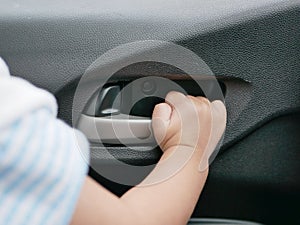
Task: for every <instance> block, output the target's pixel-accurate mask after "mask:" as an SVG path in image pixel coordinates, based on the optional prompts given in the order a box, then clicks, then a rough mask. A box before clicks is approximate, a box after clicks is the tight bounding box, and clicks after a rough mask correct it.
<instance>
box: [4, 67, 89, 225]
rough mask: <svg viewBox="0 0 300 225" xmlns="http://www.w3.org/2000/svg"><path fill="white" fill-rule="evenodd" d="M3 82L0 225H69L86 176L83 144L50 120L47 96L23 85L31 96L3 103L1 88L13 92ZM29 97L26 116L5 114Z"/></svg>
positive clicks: (53, 115)
mask: <svg viewBox="0 0 300 225" xmlns="http://www.w3.org/2000/svg"><path fill="white" fill-rule="evenodd" d="M2 64H3V63H2ZM0 67H1V62H0ZM0 73H1V68H0ZM7 79H8V78H4V79H1V74H0V105H1V107H6V109H4V108H1V109H0V224H3V225H10V224H18V225H19V224H20V225H21V224H30V225H36V224H43V225H44V224H45V225H46V224H49V225H53V224H55V225H59V224H64V225H65V224H69V222H70V220H71V217H72V214H73V212H74V210H75V206H76V202H77V200H78V197H79V194H80V190H81V187H82V185H83V182H84V178H85V176H86V173H87V168H88V158H89V153H88V149H89V147H88V142H87V140H86V138H85V137H84V136H83V135H82V134H81V133H80V132H79V131H76V130H74V129H73V128H71V127H69V126H68V125H67V124H65V123H64V122H63V121H61V120H58V119H57V118H56V103H55V99H54V97H53V96H52V95H51V94H49V93H46V92H45V91H42V90H41V89H38V88H36V87H34V86H33V85H31V84H29V83H28V84H27V85H28V86H27V88H28V92H30V91H33V92H32V93H35V94H30V95H26V91H27V90H26V88H25V89H22V91H23V92H24V90H25V93H23V94H22V93H20V94H15V93H14V94H12V96H13V97H10V93H6V94H7V96H6V97H4V92H3V90H5V89H6V87H7V86H10V90H11V92H19V91H18V90H16V89H15V90H14V89H13V88H14V87H15V85H16V83H18V82H20V80H19V78H18V79H16V80H17V81H16V80H14V79H10V80H9V81H8V80H7ZM22 82H23V81H21V82H20V83H22ZM4 83H5V85H6V86H5V87H4ZM25 86H26V85H25ZM30 89H31V90H30ZM33 89H36V90H33ZM7 90H8V89H7ZM7 90H6V92H7ZM43 95H44V97H41V96H43ZM29 96H33V99H30V100H29V101H28V102H29V104H28V107H26V110H23V111H22V110H21V111H22V113H20V112H14V111H11V114H12V115H10V114H9V113H8V112H9V110H8V109H10V110H12V109H14V108H15V107H16V106H13V104H19V102H21V101H22V98H27V97H29ZM16 97H19V99H17V98H16ZM7 98H11V99H10V101H9V102H10V104H8V103H7ZM24 101H25V102H26V99H25V100H24ZM3 102H4V103H6V105H3V104H2V103H3ZM37 102H38V104H37ZM20 105H22V103H20Z"/></svg>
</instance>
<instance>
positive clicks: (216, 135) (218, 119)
mask: <svg viewBox="0 0 300 225" xmlns="http://www.w3.org/2000/svg"><path fill="white" fill-rule="evenodd" d="M211 112H212V130H211V135H210V137H209V141H208V145H207V148H206V149H205V151H204V154H203V157H202V159H201V162H200V165H199V170H200V171H204V170H206V169H207V168H208V166H209V158H210V156H211V155H212V154H213V152H214V151H215V150H216V146H217V144H218V142H219V141H220V139H221V137H222V135H223V133H224V130H225V126H226V108H225V105H224V104H223V102H221V101H219V100H216V101H213V102H212V103H211Z"/></svg>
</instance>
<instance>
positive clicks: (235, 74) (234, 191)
mask: <svg viewBox="0 0 300 225" xmlns="http://www.w3.org/2000/svg"><path fill="white" fill-rule="evenodd" d="M0 4H1V7H0V56H1V57H3V58H4V59H5V61H6V62H7V63H8V65H9V67H10V70H11V73H12V74H13V75H16V76H20V77H23V78H25V79H27V80H29V81H30V82H32V83H34V84H35V85H37V86H39V87H42V88H45V89H47V90H48V91H50V92H52V93H53V94H54V95H55V96H56V98H57V102H58V105H59V113H58V117H59V118H61V119H62V120H64V121H66V122H67V123H68V124H70V125H72V119H73V118H72V110H73V109H72V107H73V98H74V94H75V91H76V88H77V86H78V83H79V81H80V78H81V77H82V75H83V74H84V72H85V70H86V69H87V68H88V66H89V65H90V64H91V63H93V62H94V60H96V59H97V58H98V57H99V56H100V55H102V54H103V53H105V52H106V51H108V50H110V49H112V48H114V47H116V46H118V45H121V44H125V43H129V42H133V41H143V40H163V41H169V42H173V43H176V44H178V45H181V46H183V47H185V48H187V49H189V50H191V51H193V52H194V53H196V54H197V55H199V56H200V57H201V58H202V59H203V60H204V61H205V63H206V64H207V65H208V66H209V67H210V69H211V70H212V71H213V73H214V74H215V75H216V78H217V81H218V84H219V85H220V87H221V90H222V94H223V95H224V98H225V103H226V108H227V111H228V121H227V128H226V132H225V137H224V142H223V144H222V147H221V150H220V152H219V154H218V156H217V157H216V159H215V160H214V162H213V164H212V165H211V166H210V174H209V177H208V180H207V183H206V185H205V188H204V191H203V193H202V195H201V197H200V199H199V201H198V204H197V206H196V208H195V210H194V213H193V215H192V217H193V218H228V219H238V220H245V221H255V222H260V223H263V224H299V223H300V217H299V209H300V208H299V202H300V179H299V172H300V164H299V160H300V139H299V135H300V126H299V124H300V114H299V110H300V77H299V76H300V2H299V1H298V0H286V1H283V0H251V1H246V0H245V1H240V0H239V1H238V0H230V1H225V0H217V1H206V0H201V1H196V0H189V1H172V0H166V1H158V0H152V1H147V2H142V1H137V0H126V1H122V0H114V1H95V0H87V1H79V0H74V1H37V0H24V1H19V2H18V1H8V0H0ZM152 76H156V77H163V78H166V79H170V80H173V81H174V82H175V83H177V84H178V85H179V86H181V87H182V88H183V89H184V90H185V91H186V92H187V93H189V94H192V95H200V96H204V94H203V91H202V90H201V89H199V88H198V87H197V86H195V84H194V82H193V79H201V78H203V74H193V79H191V75H189V74H186V73H184V72H183V71H182V70H180V69H178V68H176V67H174V66H170V65H166V64H163V63H159V62H155V61H146V62H140V63H135V64H132V65H129V66H127V67H125V68H122V69H121V70H119V71H118V72H116V73H115V74H114V75H113V76H112V78H111V79H110V80H109V81H108V82H107V83H105V84H102V85H103V88H101V89H98V90H97V91H96V92H94V94H93V95H91V96H89V99H85V100H86V101H87V102H88V104H86V105H85V108H84V110H83V112H82V116H83V117H84V118H85V120H84V121H85V122H82V123H81V124H80V123H79V125H78V126H77V127H79V128H80V129H81V130H83V131H84V132H85V133H86V134H87V136H88V138H89V139H90V142H91V145H90V150H91V163H92V164H94V165H96V166H97V165H98V166H101V167H105V168H106V169H109V170H115V172H116V173H118V172H120V171H119V170H118V168H116V166H115V165H113V163H111V162H110V159H109V158H107V157H106V155H105V154H104V151H103V148H106V149H107V150H108V151H109V153H110V154H111V155H112V156H113V157H115V158H117V159H118V160H120V161H123V162H126V163H128V164H132V165H154V164H155V163H156V162H157V160H158V159H159V157H160V155H161V151H160V150H159V149H158V148H153V147H152V144H151V141H149V142H146V141H145V142H140V143H137V142H135V141H136V140H135V138H134V137H132V136H128V135H125V134H124V136H123V140H127V141H128V143H130V144H131V145H132V146H133V148H129V147H128V146H127V145H123V144H121V143H119V142H118V140H117V138H116V137H114V136H112V134H108V135H107V137H106V139H105V140H103V141H102V143H99V142H97V138H93V134H92V133H91V132H90V133H89V131H90V130H89V127H88V126H86V124H87V120H88V118H89V117H93V118H97V119H98V120H99V121H100V122H99V123H100V125H101V126H104V125H105V123H106V122H107V121H106V120H105V119H106V116H108V115H109V116H116V118H119V119H120V117H118V116H120V114H122V112H125V111H127V112H128V109H126V104H127V102H128V101H130V97H128V96H127V95H125V96H123V97H122V100H116V98H117V95H118V93H119V92H120V90H122V88H124V87H125V86H127V85H128V84H129V83H130V82H133V81H134V80H136V79H137V78H146V79H148V83H147V85H148V86H145V87H146V88H145V90H144V91H146V92H147V91H150V92H151V87H153V81H151V77H152ZM100 80H101V74H99V80H96V81H95V82H101V81H100ZM151 82H152V83H151ZM149 84H150V86H149ZM141 85H142V84H141ZM155 85H158V84H154V86H155ZM126 97H127V98H129V99H127V100H126V101H125V100H124V98H126ZM113 100H116V101H113ZM161 101H163V99H162V98H151V97H150V98H147V96H146V95H145V98H143V99H142V100H141V101H139V102H138V103H136V104H135V105H134V106H133V107H132V108H131V109H129V113H127V114H128V115H127V116H130V123H132V124H134V123H136V124H139V125H137V126H136V127H135V129H136V133H137V134H139V135H140V138H141V139H142V138H145V137H148V136H149V134H148V133H147V130H145V129H146V128H145V127H147V126H148V127H149V124H151V112H152V110H153V107H154V105H155V104H156V103H159V102H161ZM113 102H114V104H118V107H117V108H116V107H113ZM116 102H117V103H116ZM91 105H93V106H94V107H93V108H91ZM95 105H97V107H95ZM93 109H96V110H93ZM125 109H126V110H125ZM81 121H82V120H81ZM101 126H100V127H101ZM108 126H109V125H108ZM143 132H144V133H143ZM149 168H150V169H149V171H146V172H145V174H139V175H136V174H134V173H131V174H126V176H128V179H133V180H134V182H135V183H137V182H139V181H141V180H142V179H143V178H144V177H145V176H146V175H147V173H148V172H150V170H151V167H149ZM89 174H90V176H92V177H93V178H94V179H95V180H97V181H98V182H99V183H101V184H102V185H103V186H105V187H106V188H108V189H109V190H111V191H112V192H113V193H115V194H117V195H119V196H120V195H122V194H123V193H124V192H125V191H126V190H128V189H129V188H130V186H128V185H121V184H118V183H115V182H112V181H110V180H108V179H106V178H104V177H102V176H101V175H99V174H98V173H97V172H96V171H95V170H94V169H93V168H90V171H89ZM219 222H220V221H219ZM190 223H191V224H196V223H197V222H196V221H195V220H192V221H191V222H190ZM205 223H207V224H210V222H209V221H202V224H205ZM211 223H213V222H211ZM214 224H218V221H215V223H214ZM228 224H230V222H228ZM231 224H234V223H233V222H232V223H231ZM241 224H242V223H241Z"/></svg>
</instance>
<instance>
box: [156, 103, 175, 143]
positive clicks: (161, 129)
mask: <svg viewBox="0 0 300 225" xmlns="http://www.w3.org/2000/svg"><path fill="white" fill-rule="evenodd" d="M171 114H172V108H171V106H170V105H169V104H167V103H160V104H158V105H156V106H155V108H154V110H153V114H152V128H153V132H154V137H155V139H156V141H157V143H158V144H161V143H162V141H163V140H164V139H165V136H166V133H167V130H168V127H169V123H170V118H171Z"/></svg>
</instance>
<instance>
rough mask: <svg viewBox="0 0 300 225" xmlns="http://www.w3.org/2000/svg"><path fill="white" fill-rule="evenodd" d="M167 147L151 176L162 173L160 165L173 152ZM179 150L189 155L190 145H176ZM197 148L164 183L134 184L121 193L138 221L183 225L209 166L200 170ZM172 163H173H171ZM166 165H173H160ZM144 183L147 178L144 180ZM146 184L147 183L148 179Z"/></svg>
mask: <svg viewBox="0 0 300 225" xmlns="http://www.w3.org/2000/svg"><path fill="white" fill-rule="evenodd" d="M187 148H188V149H187ZM174 150H175V149H169V150H167V151H166V152H165V154H164V155H163V157H162V159H161V161H160V162H159V163H158V165H157V167H156V168H155V169H154V170H153V171H152V173H151V174H150V176H151V177H152V179H153V177H155V176H156V174H157V176H158V177H160V176H161V174H160V173H161V171H160V170H163V168H160V164H162V163H164V162H163V161H165V159H166V158H168V157H170V156H171V155H172V154H173V151H174ZM177 150H178V151H181V152H183V154H189V152H190V151H191V150H190V148H189V147H184V146H179V147H178V149H177ZM201 155H202V154H200V151H199V150H197V151H196V152H195V153H194V154H193V155H192V157H191V158H190V160H189V161H188V162H187V163H186V165H185V166H184V167H183V168H182V169H181V170H179V171H178V172H177V173H175V174H174V175H173V176H171V177H169V178H168V179H166V180H165V181H163V182H160V183H157V184H154V185H149V186H145V187H143V186H137V187H135V188H132V189H131V190H130V191H128V192H127V193H126V194H125V195H124V196H122V198H121V201H123V202H124V203H125V204H126V205H128V207H130V208H131V210H133V211H134V212H135V213H136V214H137V216H138V217H139V219H140V220H142V221H141V223H140V224H174V225H175V224H186V223H187V221H188V219H189V218H190V216H191V214H192V212H193V209H194V207H195V205H196V203H197V201H198V198H199V195H200V193H201V191H202V189H203V186H204V184H205V181H206V178H207V174H208V169H206V170H205V171H203V172H199V162H200V157H201ZM170 163H172V162H170ZM163 166H166V167H169V168H172V167H174V166H173V165H163ZM144 182H147V178H146V179H145V181H143V182H142V184H143V183H144ZM147 183H148V182H147Z"/></svg>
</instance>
